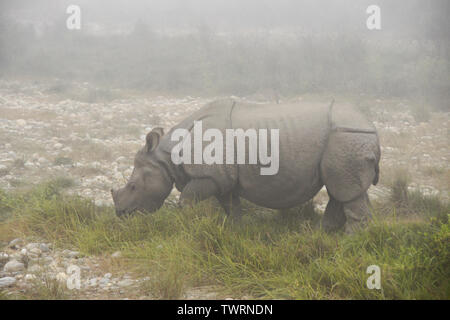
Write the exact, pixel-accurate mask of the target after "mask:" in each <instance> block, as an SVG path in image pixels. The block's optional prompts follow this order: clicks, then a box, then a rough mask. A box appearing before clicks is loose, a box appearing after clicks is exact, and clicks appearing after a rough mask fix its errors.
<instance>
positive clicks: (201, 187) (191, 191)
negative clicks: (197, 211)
mask: <svg viewBox="0 0 450 320" xmlns="http://www.w3.org/2000/svg"><path fill="white" fill-rule="evenodd" d="M218 193H219V189H218V187H217V185H216V184H215V183H214V181H212V180H211V179H208V178H204V179H193V180H191V181H189V182H188V184H187V185H186V186H185V187H184V189H183V191H182V192H181V195H180V203H181V205H182V206H184V205H193V204H195V203H196V202H200V201H203V200H205V199H208V198H210V197H212V196H215V195H217V194H218Z"/></svg>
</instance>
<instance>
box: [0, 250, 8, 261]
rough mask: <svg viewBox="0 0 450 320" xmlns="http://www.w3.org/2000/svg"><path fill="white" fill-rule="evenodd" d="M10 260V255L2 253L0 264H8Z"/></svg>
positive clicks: (0, 254)
mask: <svg viewBox="0 0 450 320" xmlns="http://www.w3.org/2000/svg"><path fill="white" fill-rule="evenodd" d="M8 260H9V255H8V254H7V253H6V252H0V264H3V263H6V262H8Z"/></svg>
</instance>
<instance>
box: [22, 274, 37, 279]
mask: <svg viewBox="0 0 450 320" xmlns="http://www.w3.org/2000/svg"><path fill="white" fill-rule="evenodd" d="M24 279H25V281H32V280H35V279H36V276H35V275H34V274H30V273H27V274H26V275H25V277H24Z"/></svg>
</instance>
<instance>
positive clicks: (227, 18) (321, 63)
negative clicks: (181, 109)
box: [0, 0, 450, 111]
mask: <svg viewBox="0 0 450 320" xmlns="http://www.w3.org/2000/svg"><path fill="white" fill-rule="evenodd" d="M71 4H75V5H79V6H80V8H81V30H68V29H67V27H66V20H67V18H68V17H69V14H67V13H66V9H67V7H68V6H69V5H71ZM372 4H376V5H378V6H379V7H380V8H381V30H375V31H371V30H368V29H367V27H366V20H367V18H368V16H369V15H368V14H367V13H366V9H367V7H368V6H369V5H372ZM449 14H450V2H449V1H447V0H434V1H421V0H401V1H381V0H377V1H373V0H371V1H365V0H358V1H356V0H354V1H348V0H346V1H344V0H319V1H318V0H301V1H297V0H296V1H294V0H278V1H274V0H271V1H269V0H245V1H242V0H240V1H237V0H229V1H219V0H190V1H186V0H164V1H162V0H155V1H143V0H134V1H125V0H95V1H92V0H70V1H66V0H61V1H53V0H39V1H29V0H28V1H25V0H2V1H1V2H0V77H3V78H6V79H9V78H15V79H31V80H34V81H56V83H57V85H55V86H54V88H53V89H54V90H55V91H64V90H69V89H68V88H69V87H70V84H71V83H73V82H89V83H93V84H95V85H96V86H98V87H99V88H103V89H102V90H103V91H102V93H103V95H105V96H108V92H109V91H108V90H109V89H111V88H115V89H116V88H119V89H132V90H137V91H142V92H157V93H168V94H174V95H178V94H190V95H204V96H211V95H230V94H233V95H251V94H258V93H266V94H267V93H269V94H273V95H274V96H277V97H278V96H281V97H283V96H292V95H301V94H305V93H319V94H321V93H326V94H333V93H339V94H367V95H374V96H382V97H409V98H412V99H417V100H418V101H421V102H423V103H426V104H428V105H431V106H432V107H433V108H436V109H438V110H445V111H447V110H449V109H450V106H449V98H450V59H449V58H450V37H449V34H450V22H449V21H450V19H449V17H448V15H449ZM91 98H92V99H95V97H91Z"/></svg>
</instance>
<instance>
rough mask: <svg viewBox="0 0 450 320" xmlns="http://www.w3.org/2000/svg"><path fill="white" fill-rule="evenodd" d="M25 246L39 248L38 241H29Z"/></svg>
mask: <svg viewBox="0 0 450 320" xmlns="http://www.w3.org/2000/svg"><path fill="white" fill-rule="evenodd" d="M25 248H27V250H31V249H34V248H39V243H36V242H31V243H29V244H27V245H26V246H25Z"/></svg>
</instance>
